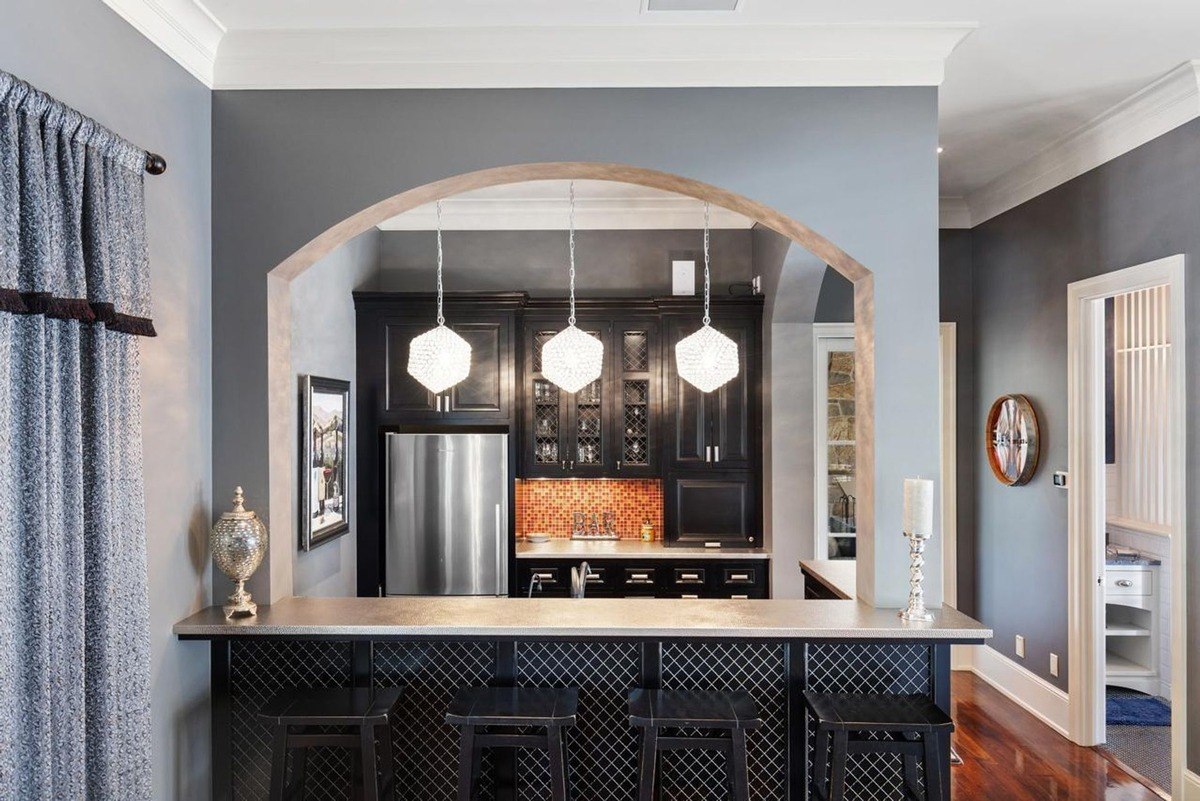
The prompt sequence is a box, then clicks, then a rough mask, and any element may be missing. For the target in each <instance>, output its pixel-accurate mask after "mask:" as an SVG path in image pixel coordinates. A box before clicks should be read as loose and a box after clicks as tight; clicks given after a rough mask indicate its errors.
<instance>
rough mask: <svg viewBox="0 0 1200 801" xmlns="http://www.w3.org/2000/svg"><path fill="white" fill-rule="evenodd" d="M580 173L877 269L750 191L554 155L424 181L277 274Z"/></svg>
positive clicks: (299, 254)
mask: <svg viewBox="0 0 1200 801" xmlns="http://www.w3.org/2000/svg"><path fill="white" fill-rule="evenodd" d="M570 178H575V179H579V180H595V181H616V182H621V183H627V184H637V185H640V186H648V187H651V188H653V189H661V190H664V191H667V192H675V193H676V194H680V195H686V196H688V197H693V198H696V199H697V200H707V201H708V202H709V203H712V204H713V205H715V206H721V207H722V208H726V209H729V210H730V211H734V212H737V213H738V214H741V215H742V216H744V217H748V218H749V219H751V220H754V221H755V222H757V223H759V224H761V225H764V226H766V227H767V228H770V229H771V230H772V231H775V232H776V233H778V234H781V235H783V236H786V237H787V238H788V239H791V240H792V241H794V242H796V243H797V244H799V245H800V246H801V247H803V248H805V249H806V250H808V251H809V252H810V253H812V254H813V255H815V256H817V257H818V258H820V259H821V260H823V261H824V262H825V263H826V264H828V265H829V266H830V267H832V268H833V269H835V270H837V271H838V272H839V273H841V274H842V275H843V276H844V277H846V278H847V279H849V280H850V281H853V282H858V281H860V280H862V279H865V278H868V277H869V276H870V275H871V271H870V270H868V269H867V268H866V267H864V266H863V265H862V264H860V263H859V262H858V261H856V260H855V259H853V258H851V256H850V255H849V254H848V253H846V252H845V251H844V250H842V249H841V248H839V247H838V246H837V245H835V244H833V243H832V242H830V241H829V240H828V239H826V238H825V237H824V236H822V235H821V234H819V233H817V232H816V231H814V230H813V229H811V228H809V227H808V226H807V225H805V224H804V223H801V222H799V221H798V220H795V219H793V218H791V217H789V216H787V215H786V214H781V213H780V212H778V211H776V210H775V209H773V208H771V207H770V206H767V205H764V204H762V203H758V202H757V201H754V200H751V199H749V198H747V197H744V196H742V195H739V194H737V193H735V192H730V191H728V190H725V189H721V188H720V187H718V186H713V185H712V184H706V183H704V182H702V181H694V180H692V179H690V178H684V177H682V176H679V175H674V174H672V173H668V172H661V171H659V170H651V169H647V168H645V167H633V166H629V165H625V164H605V163H600V162H590V161H552V162H542V163H535V164H514V165H511V166H507V167H492V168H489V169H485V170H476V171H474V172H468V173H463V174H461V175H455V176H452V177H450V178H443V179H441V180H439V181H434V182H432V183H428V184H424V185H423V186H418V187H416V188H415V189H410V190H408V191H406V192H401V193H400V194H398V195H393V196H392V197H390V198H387V199H386V200H381V201H380V202H378V203H376V204H374V205H372V206H368V207H367V208H365V209H363V210H362V211H360V212H358V213H357V214H354V215H352V216H350V217H347V218H346V219H344V220H342V221H341V222H339V223H338V224H336V225H334V226H332V227H331V228H329V229H328V230H326V231H325V232H323V233H322V234H320V235H319V236H317V237H316V238H314V239H313V240H311V241H310V242H309V243H308V244H306V245H304V247H302V248H300V249H299V250H297V251H296V252H295V253H293V254H292V255H291V256H288V257H287V259H285V260H284V261H282V262H280V263H279V265H278V266H276V267H275V268H274V269H273V270H271V273H270V274H271V275H272V276H274V277H277V278H282V279H283V280H285V281H291V280H292V279H293V278H295V277H296V276H298V275H300V274H301V273H303V272H304V271H305V270H307V269H308V268H309V267H310V266H311V265H313V264H314V263H316V262H317V261H318V260H320V259H321V258H322V257H323V256H325V255H327V254H328V253H330V252H331V251H332V250H333V249H334V248H336V247H338V246H339V245H341V244H343V243H344V242H347V241H349V240H350V239H353V238H354V237H356V236H358V235H359V234H361V233H363V232H364V231H366V230H368V229H370V228H372V227H374V226H376V225H378V224H379V223H381V222H383V221H384V220H388V219H391V218H392V217H395V216H396V215H397V214H403V213H404V212H406V211H409V210H411V209H415V208H417V207H418V206H423V205H425V204H426V203H432V202H434V201H436V200H441V199H444V198H447V197H451V196H453V195H458V194H461V193H463V192H469V191H471V190H474V189H484V188H486V187H489V186H500V185H502V184H515V183H522V182H525V181H549V180H561V179H570Z"/></svg>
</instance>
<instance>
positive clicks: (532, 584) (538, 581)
mask: <svg viewBox="0 0 1200 801" xmlns="http://www.w3.org/2000/svg"><path fill="white" fill-rule="evenodd" d="M572 569H573V568H572ZM535 589H536V590H537V591H538V592H541V591H542V577H541V576H540V575H538V574H537V573H534V574H533V576H532V577H531V578H530V579H529V597H530V598H532V597H533V591H534V590H535Z"/></svg>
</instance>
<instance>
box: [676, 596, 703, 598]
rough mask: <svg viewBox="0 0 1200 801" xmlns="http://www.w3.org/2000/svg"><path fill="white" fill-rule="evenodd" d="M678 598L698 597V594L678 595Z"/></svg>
mask: <svg viewBox="0 0 1200 801" xmlns="http://www.w3.org/2000/svg"><path fill="white" fill-rule="evenodd" d="M679 597H680V598H699V597H700V596H699V595H680V596H679Z"/></svg>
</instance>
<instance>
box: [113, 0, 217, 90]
mask: <svg viewBox="0 0 1200 801" xmlns="http://www.w3.org/2000/svg"><path fill="white" fill-rule="evenodd" d="M104 3H105V5H107V6H108V7H109V8H111V9H112V10H113V11H115V12H117V14H119V15H120V16H121V17H122V18H124V20H125V21H126V22H128V23H129V24H130V25H132V26H133V27H134V28H136V29H137V30H138V31H139V32H140V33H141V34H142V35H143V36H145V37H146V38H147V39H149V40H150V41H151V42H153V43H154V44H155V45H157V46H158V49H160V50H162V51H163V52H164V53H166V54H167V55H168V56H170V57H171V58H173V59H175V61H177V62H178V63H179V65H180V66H182V67H183V68H184V69H185V70H187V71H188V72H190V73H191V74H192V75H194V76H195V77H196V79H197V80H199V81H200V82H201V83H202V84H204V85H205V86H207V87H208V88H210V89H211V88H213V75H214V70H215V65H216V61H217V47H218V46H219V45H220V43H221V37H222V36H224V35H225V29H224V28H222V27H221V24H220V23H219V22H217V20H216V18H215V17H213V16H212V14H210V13H209V11H208V9H207V8H205V7H204V6H203V5H202V4H201V3H200V2H199V1H198V0H104Z"/></svg>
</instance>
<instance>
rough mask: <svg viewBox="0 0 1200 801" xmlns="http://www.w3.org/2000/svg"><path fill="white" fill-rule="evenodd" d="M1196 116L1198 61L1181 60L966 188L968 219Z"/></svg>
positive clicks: (991, 213)
mask: <svg viewBox="0 0 1200 801" xmlns="http://www.w3.org/2000/svg"><path fill="white" fill-rule="evenodd" d="M1196 117H1200V60H1192V61H1185V62H1184V63H1183V64H1180V65H1179V66H1178V67H1176V68H1175V69H1173V70H1171V71H1170V72H1168V73H1167V74H1166V75H1164V76H1163V77H1161V78H1159V79H1158V80H1156V81H1154V82H1153V83H1151V84H1150V85H1149V86H1146V87H1144V88H1143V89H1140V90H1138V91H1137V92H1134V93H1133V94H1132V95H1130V96H1129V97H1127V98H1125V99H1124V100H1122V101H1121V102H1119V103H1117V104H1116V105H1115V106H1113V107H1112V108H1110V109H1108V110H1107V111H1105V112H1103V113H1101V114H1099V115H1097V116H1096V117H1094V118H1092V119H1091V120H1090V121H1088V122H1086V123H1084V124H1083V125H1081V126H1079V127H1078V128H1076V129H1075V130H1073V131H1071V132H1070V133H1068V134H1067V135H1066V136H1063V137H1062V138H1061V139H1059V140H1058V141H1057V142H1055V143H1054V144H1052V145H1050V146H1049V147H1047V148H1045V149H1044V150H1042V151H1041V152H1039V153H1037V154H1036V155H1034V156H1033V157H1032V158H1030V159H1029V160H1028V161H1026V162H1024V163H1023V164H1021V165H1020V166H1018V167H1016V168H1015V169H1013V170H1010V171H1009V172H1007V173H1005V174H1004V175H1002V176H1000V177H999V178H997V179H996V180H994V181H992V182H991V183H990V184H988V185H987V186H984V187H983V188H982V189H980V190H978V191H976V192H973V193H971V194H970V195H969V196H968V197H967V206H968V207H969V209H970V224H971V225H972V226H974V225H979V224H980V223H982V222H984V221H985V220H990V219H991V218H992V217H995V216H997V215H999V214H1002V213H1003V212H1005V211H1008V210H1009V209H1012V208H1015V207H1016V206H1019V205H1020V204H1022V203H1024V202H1026V201H1027V200H1032V199H1033V198H1035V197H1037V196H1038V195H1040V194H1042V193H1044V192H1048V191H1049V190H1051V189H1053V188H1054V187H1056V186H1059V185H1060V184H1063V183H1066V182H1067V181H1069V180H1071V179H1072V178H1077V177H1078V176H1080V175H1083V174H1084V173H1085V172H1088V171H1089V170H1092V169H1095V168H1096V167H1099V166H1100V165H1101V164H1104V163H1105V162H1108V161H1112V160H1113V159H1115V158H1117V157H1118V156H1121V155H1124V154H1125V153H1128V152H1129V151H1131V150H1133V149H1135V148H1137V147H1140V146H1141V145H1144V144H1146V143H1147V142H1149V141H1151V140H1152V139H1156V138H1158V137H1159V136H1162V135H1163V134H1165V133H1167V132H1168V131H1170V130H1172V129H1174V128H1177V127H1179V126H1180V125H1183V124H1184V123H1186V122H1189V121H1191V120H1193V119H1195V118H1196Z"/></svg>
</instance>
